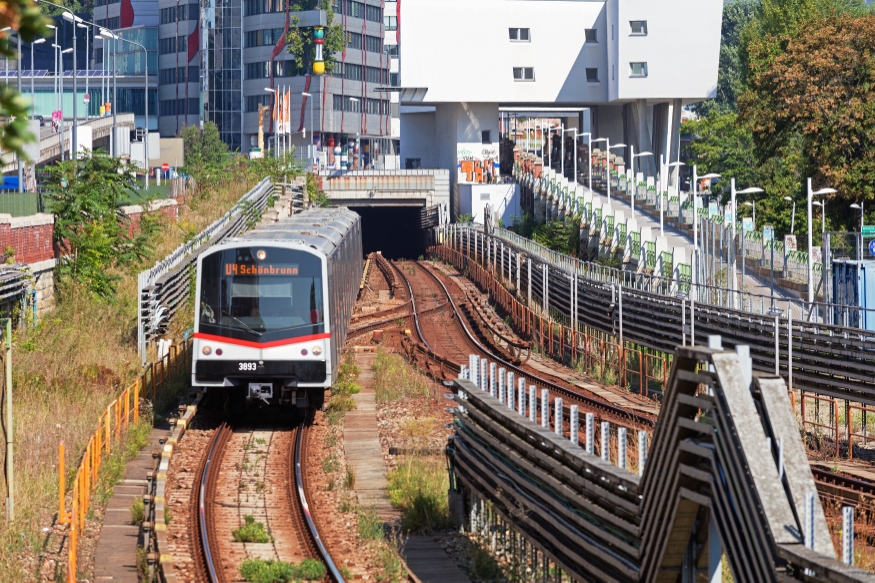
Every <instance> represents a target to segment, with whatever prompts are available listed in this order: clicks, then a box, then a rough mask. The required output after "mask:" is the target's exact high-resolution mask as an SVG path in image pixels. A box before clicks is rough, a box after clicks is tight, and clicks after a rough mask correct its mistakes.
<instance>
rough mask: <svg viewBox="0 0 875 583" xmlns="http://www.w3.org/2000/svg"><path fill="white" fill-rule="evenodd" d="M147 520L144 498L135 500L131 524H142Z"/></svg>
mask: <svg viewBox="0 0 875 583" xmlns="http://www.w3.org/2000/svg"><path fill="white" fill-rule="evenodd" d="M145 519H146V505H145V504H144V503H143V499H142V498H134V501H133V503H132V504H131V524H140V523H141V522H143V520H145Z"/></svg>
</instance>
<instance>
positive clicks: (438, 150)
mask: <svg viewBox="0 0 875 583" xmlns="http://www.w3.org/2000/svg"><path fill="white" fill-rule="evenodd" d="M722 9H723V3H722V1H721V0H670V1H669V0H662V1H658V0H647V1H645V0H606V1H592V0H590V1H587V0H407V1H402V2H401V3H400V11H399V18H398V21H399V40H400V43H399V44H400V46H399V49H400V50H399V52H400V63H399V70H400V86H401V92H400V105H401V109H400V118H401V164H402V167H404V166H405V165H408V166H409V165H417V164H418V165H419V166H420V167H422V168H429V167H439V168H450V171H451V173H453V172H455V173H456V176H454V179H453V184H454V185H455V184H457V183H465V182H469V180H468V178H469V177H470V173H464V172H463V168H462V165H463V163H464V162H465V161H466V155H469V154H472V155H473V156H474V157H479V158H480V161H481V165H484V164H486V163H488V162H497V158H496V159H495V160H492V158H491V157H492V152H495V153H496V155H497V151H498V142H499V135H498V133H499V132H498V130H499V115H500V114H499V111H502V112H513V111H514V108H519V109H518V111H519V112H520V113H519V115H520V116H522V117H525V116H526V115H527V114H526V113H524V112H525V111H531V110H532V109H537V108H544V110H547V109H548V108H549V110H551V111H553V110H555V109H556V108H559V109H565V111H560V112H557V113H555V114H552V115H536V114H532V113H530V114H528V115H529V116H531V117H540V118H544V117H552V118H560V119H562V120H563V121H564V123H565V127H566V128H567V127H583V128H584V129H589V131H591V132H592V133H593V137H608V138H610V140H611V142H612V143H620V142H622V143H625V144H627V145H628V146H634V147H635V149H636V151H637V152H641V151H644V150H648V151H652V152H653V153H654V156H653V157H650V158H638V159H637V160H636V169H640V170H641V171H643V172H644V173H645V174H646V175H650V176H653V175H655V174H656V172H657V171H658V168H659V166H660V164H661V161H662V160H664V161H665V163H667V162H668V161H672V160H675V159H677V155H678V135H679V128H680V112H681V108H682V106H683V105H685V104H688V103H692V102H696V101H701V100H702V99H707V98H710V97H713V96H714V95H715V92H716V86H717V68H718V60H719V51H720V27H721V19H722ZM514 31H515V32H514ZM514 37H516V38H514ZM584 108H587V109H586V110H585V109H584ZM485 132H488V134H487V133H485ZM486 142H488V143H486ZM612 152H614V153H617V154H621V155H624V158H626V159H628V155H629V152H628V151H627V152H623V151H622V150H612ZM468 169H470V165H469V168H468ZM454 191H455V194H456V195H458V190H457V189H454ZM454 208H455V209H456V212H457V213H458V212H459V206H458V201H456V202H454Z"/></svg>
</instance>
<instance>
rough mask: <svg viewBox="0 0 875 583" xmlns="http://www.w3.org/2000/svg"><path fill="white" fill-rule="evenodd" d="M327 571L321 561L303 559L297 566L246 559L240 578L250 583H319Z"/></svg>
mask: <svg viewBox="0 0 875 583" xmlns="http://www.w3.org/2000/svg"><path fill="white" fill-rule="evenodd" d="M327 572H328V570H327V569H326V568H325V565H324V564H323V563H322V562H321V561H317V560H316V559H304V560H303V561H301V562H300V563H298V564H292V563H287V562H285V561H266V560H264V559H247V560H245V561H243V564H242V565H240V576H241V577H243V578H244V579H245V580H246V581H249V582H250V583H287V582H288V581H301V580H303V581H319V580H321V579H323V578H324V577H325V575H326V574H327Z"/></svg>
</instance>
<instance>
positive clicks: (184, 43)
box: [176, 36, 188, 53]
mask: <svg viewBox="0 0 875 583" xmlns="http://www.w3.org/2000/svg"><path fill="white" fill-rule="evenodd" d="M186 50H188V37H187V36H178V37H176V52H177V53H184V52H185V51H186Z"/></svg>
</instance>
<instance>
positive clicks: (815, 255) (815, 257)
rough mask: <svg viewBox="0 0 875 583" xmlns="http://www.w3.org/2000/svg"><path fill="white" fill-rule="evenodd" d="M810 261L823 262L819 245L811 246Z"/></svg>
mask: <svg viewBox="0 0 875 583" xmlns="http://www.w3.org/2000/svg"><path fill="white" fill-rule="evenodd" d="M811 261H812V262H813V263H823V252H822V251H821V249H820V247H819V246H818V247H812V248H811Z"/></svg>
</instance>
